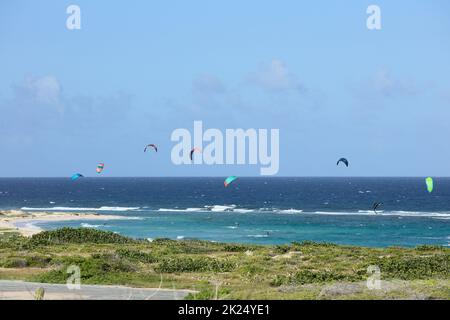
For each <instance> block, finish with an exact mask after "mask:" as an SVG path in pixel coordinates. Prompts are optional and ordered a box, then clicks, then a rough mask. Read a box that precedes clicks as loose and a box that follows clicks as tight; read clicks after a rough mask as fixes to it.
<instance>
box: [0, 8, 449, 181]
mask: <svg viewBox="0 0 450 320" xmlns="http://www.w3.org/2000/svg"><path fill="white" fill-rule="evenodd" d="M70 4H77V5H79V6H80V8H81V30H68V29H67V28H66V19H67V17H68V15H67V14H66V8H67V6H69V5H70ZM370 4H376V5H378V6H379V7H380V8H381V19H382V29H381V30H368V29H367V28H366V19H367V14H366V9H367V7H368V5H370ZM449 39H450V3H449V2H448V1H446V0H441V1H437V0H434V1H378V0H377V1H355V0H354V1H346V2H345V5H343V1H337V0H336V1H332V0H329V1H314V2H309V3H306V2H301V1H294V0H292V1H256V0H255V1H234V0H228V1H207V0H195V1H181V0H180V1H164V2H163V1H158V2H156V1H151V2H150V1H132V2H129V1H128V2H126V1H114V2H113V1H81V0H79V1H78V0H77V1H50V0H48V1H47V0H45V1H39V2H38V1H2V2H1V4H0V176H3V177H15V176H37V177H39V176H70V175H71V174H72V173H74V172H82V173H84V174H85V175H87V176H91V175H92V176H93V175H95V167H96V165H97V163H98V162H104V163H105V164H106V165H105V172H104V174H105V176H222V175H223V176H226V175H231V174H234V175H240V176H246V175H258V174H259V166H254V165H253V166H252V165H234V166H230V165H226V166H225V165H223V166H207V165H202V166H175V165H173V164H172V162H171V160H170V151H171V149H172V147H173V146H174V144H175V143H174V142H171V141H170V134H171V132H172V131H173V130H174V129H176V128H188V129H190V130H192V126H193V121H194V120H202V121H203V125H204V127H206V128H219V129H222V130H224V129H226V128H244V129H247V128H266V129H271V128H277V129H280V170H279V175H281V176H428V175H431V176H450V148H449V137H450V76H449V75H450V58H449V57H450V41H449ZM147 143H156V144H157V145H158V146H159V151H160V152H158V154H157V155H154V154H144V153H143V152H142V151H143V147H144V146H145V144H147ZM342 156H345V157H347V158H348V159H349V160H350V164H351V165H350V167H349V168H347V169H346V168H338V167H336V160H337V159H338V158H340V157H342Z"/></svg>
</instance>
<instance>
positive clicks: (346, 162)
mask: <svg viewBox="0 0 450 320" xmlns="http://www.w3.org/2000/svg"><path fill="white" fill-rule="evenodd" d="M339 162H342V163H344V164H345V166H346V167H348V160H347V159H345V158H340V159H339V160H338V162H337V163H336V165H337V166H338V165H339Z"/></svg>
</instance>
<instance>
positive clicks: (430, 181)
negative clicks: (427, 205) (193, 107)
mask: <svg viewBox="0 0 450 320" xmlns="http://www.w3.org/2000/svg"><path fill="white" fill-rule="evenodd" d="M425 182H426V184H427V189H428V192H430V193H431V192H432V191H433V184H434V183H433V178H431V177H428V178H426V179H425Z"/></svg>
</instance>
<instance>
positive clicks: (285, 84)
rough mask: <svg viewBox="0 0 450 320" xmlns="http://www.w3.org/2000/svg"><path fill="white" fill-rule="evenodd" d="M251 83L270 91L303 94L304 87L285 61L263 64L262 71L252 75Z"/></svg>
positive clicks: (275, 60) (276, 60) (250, 77)
mask: <svg viewBox="0 0 450 320" xmlns="http://www.w3.org/2000/svg"><path fill="white" fill-rule="evenodd" d="M248 78H249V81H250V82H251V83H253V84H255V85H257V86H260V87H261V88H263V89H265V90H268V91H283V90H296V91H300V92H303V91H304V90H305V88H304V86H303V85H302V84H301V83H300V81H299V80H298V79H297V77H296V76H295V75H294V74H293V73H292V72H291V71H290V70H289V69H288V68H287V67H286V65H285V64H284V63H283V61H281V60H278V59H274V60H272V61H271V62H270V63H268V64H267V63H266V64H263V65H262V66H261V67H260V69H259V70H258V71H257V72H255V73H253V74H251V75H250V76H249V77H248Z"/></svg>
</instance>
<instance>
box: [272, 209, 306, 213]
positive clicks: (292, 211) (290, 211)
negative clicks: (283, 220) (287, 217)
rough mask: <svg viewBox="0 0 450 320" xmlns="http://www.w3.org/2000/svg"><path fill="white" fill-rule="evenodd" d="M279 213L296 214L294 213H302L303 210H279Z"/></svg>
mask: <svg viewBox="0 0 450 320" xmlns="http://www.w3.org/2000/svg"><path fill="white" fill-rule="evenodd" d="M276 212H277V213H287V214H294V213H302V212H303V210H300V209H293V208H291V209H285V210H278V211H276Z"/></svg>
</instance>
